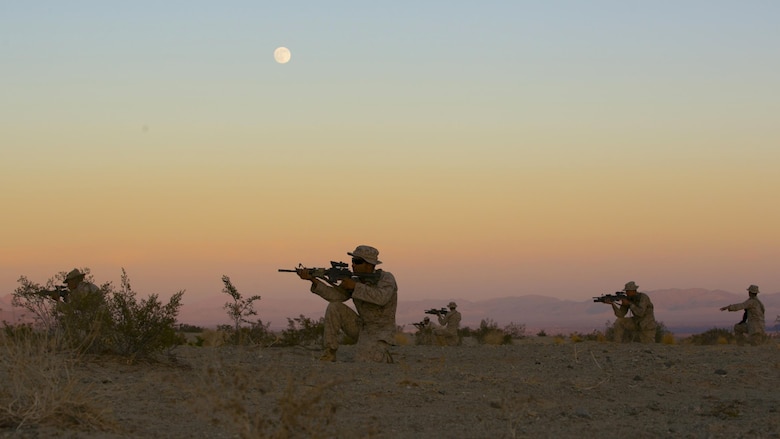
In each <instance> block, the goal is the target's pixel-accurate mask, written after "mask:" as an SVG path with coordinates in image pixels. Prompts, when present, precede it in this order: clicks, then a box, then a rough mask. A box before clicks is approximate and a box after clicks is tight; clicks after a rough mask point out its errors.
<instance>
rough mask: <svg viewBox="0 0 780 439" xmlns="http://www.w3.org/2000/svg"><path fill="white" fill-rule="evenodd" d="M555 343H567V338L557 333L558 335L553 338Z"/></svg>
mask: <svg viewBox="0 0 780 439" xmlns="http://www.w3.org/2000/svg"><path fill="white" fill-rule="evenodd" d="M553 343H555V344H564V343H566V339H565V338H563V337H562V336H560V335H556V336H555V337H554V338H553Z"/></svg>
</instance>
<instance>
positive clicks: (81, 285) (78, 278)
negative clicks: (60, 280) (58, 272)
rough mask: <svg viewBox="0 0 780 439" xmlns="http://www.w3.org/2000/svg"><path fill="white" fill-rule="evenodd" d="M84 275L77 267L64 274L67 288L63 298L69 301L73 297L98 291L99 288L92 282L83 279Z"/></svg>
mask: <svg viewBox="0 0 780 439" xmlns="http://www.w3.org/2000/svg"><path fill="white" fill-rule="evenodd" d="M85 277H86V273H82V272H81V271H80V270H79V269H78V268H74V269H73V270H71V271H70V272H69V273H68V274H67V275H66V276H65V284H66V285H67V286H68V290H69V293H68V296H67V298H63V299H64V300H65V301H70V300H72V299H73V298H74V297H85V296H86V295H88V294H99V293H100V288H98V286H97V285H95V284H93V283H92V282H87V281H85V280H84V278H85Z"/></svg>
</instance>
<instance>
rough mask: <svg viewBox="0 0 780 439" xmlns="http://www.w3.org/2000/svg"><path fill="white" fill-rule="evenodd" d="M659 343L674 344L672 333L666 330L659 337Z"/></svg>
mask: <svg viewBox="0 0 780 439" xmlns="http://www.w3.org/2000/svg"><path fill="white" fill-rule="evenodd" d="M661 343H662V344H675V343H676V341H675V339H674V334H672V333H670V332H667V333H666V334H664V336H663V337H662V338H661Z"/></svg>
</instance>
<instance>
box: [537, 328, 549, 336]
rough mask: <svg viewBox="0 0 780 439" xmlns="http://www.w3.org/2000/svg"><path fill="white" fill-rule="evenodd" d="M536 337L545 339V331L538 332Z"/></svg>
mask: <svg viewBox="0 0 780 439" xmlns="http://www.w3.org/2000/svg"><path fill="white" fill-rule="evenodd" d="M536 336H537V337H547V332H545V330H544V329H542V330H540V331H539V332H537V333H536Z"/></svg>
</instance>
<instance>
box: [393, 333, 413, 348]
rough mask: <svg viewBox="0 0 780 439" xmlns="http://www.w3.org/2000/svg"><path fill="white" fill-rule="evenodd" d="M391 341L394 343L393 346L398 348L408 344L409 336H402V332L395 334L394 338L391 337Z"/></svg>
mask: <svg viewBox="0 0 780 439" xmlns="http://www.w3.org/2000/svg"><path fill="white" fill-rule="evenodd" d="M393 340H394V341H395V344H396V345H398V346H406V345H408V344H409V343H410V340H409V336H408V335H407V334H404V333H403V332H396V333H395V337H393Z"/></svg>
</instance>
